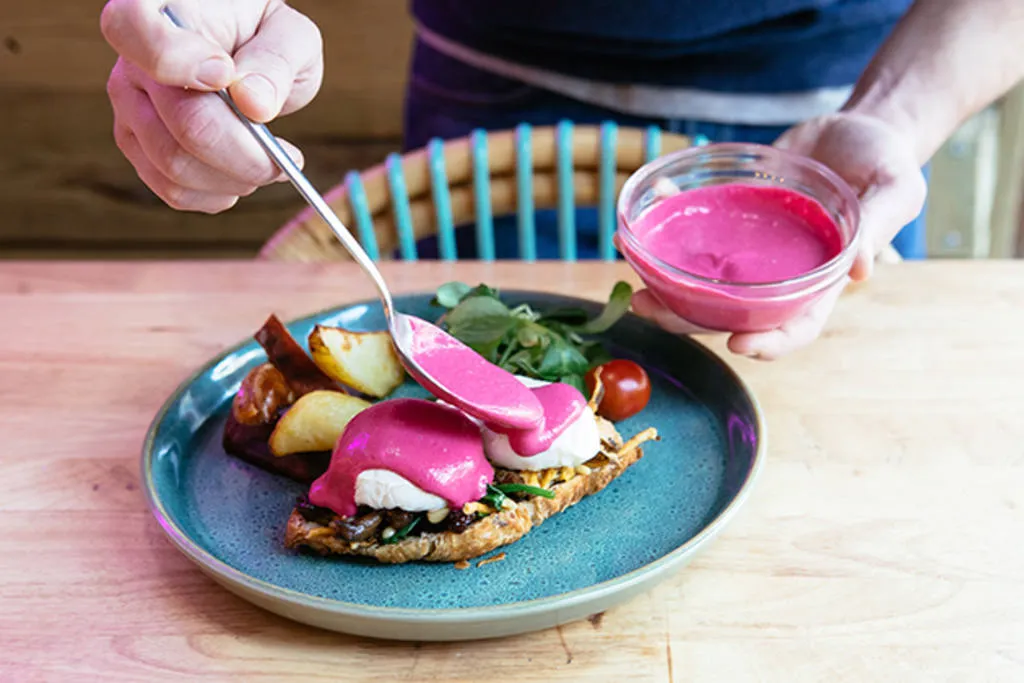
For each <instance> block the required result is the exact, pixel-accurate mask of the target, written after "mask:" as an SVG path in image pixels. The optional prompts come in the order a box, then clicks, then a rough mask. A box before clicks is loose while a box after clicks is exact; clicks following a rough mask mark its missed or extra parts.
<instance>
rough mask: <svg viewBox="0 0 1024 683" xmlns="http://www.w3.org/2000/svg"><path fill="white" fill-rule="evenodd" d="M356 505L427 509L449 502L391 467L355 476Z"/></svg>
mask: <svg viewBox="0 0 1024 683" xmlns="http://www.w3.org/2000/svg"><path fill="white" fill-rule="evenodd" d="M356 505H367V506H369V507H371V508H373V509H375V510H394V509H396V508H397V509H399V510H405V511H406V512H429V511H430V510H438V509H440V508H443V507H447V506H448V503H447V502H446V501H445V500H444V499H443V498H440V497H438V496H435V495H434V494H433V493H427V492H426V491H424V490H423V489H421V488H420V487H419V486H416V485H415V484H413V483H412V482H411V481H409V480H408V479H406V478H405V477H403V476H401V475H400V474H395V473H394V472H392V471H391V470H364V471H362V472H360V473H359V476H358V477H356Z"/></svg>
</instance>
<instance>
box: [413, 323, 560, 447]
mask: <svg viewBox="0 0 1024 683" xmlns="http://www.w3.org/2000/svg"><path fill="white" fill-rule="evenodd" d="M403 317H405V318H406V319H407V320H408V321H409V327H410V328H411V335H409V336H410V338H409V339H406V340H404V343H403V344H402V346H403V348H405V350H406V352H407V353H408V354H409V356H410V357H411V358H412V360H413V361H414V362H415V363H417V364H418V365H419V366H420V367H422V368H423V370H424V371H425V372H426V373H427V374H429V375H430V376H431V377H433V378H434V379H435V380H436V383H435V382H431V381H430V378H426V377H419V376H416V377H415V379H416V380H417V381H418V382H419V383H420V384H421V385H423V387H424V388H425V389H426V390H427V391H429V392H430V393H431V394H433V395H434V396H436V397H438V398H440V399H442V400H444V401H447V402H448V403H451V404H452V405H454V406H456V407H458V408H459V409H460V410H463V411H465V412H466V413H467V414H469V415H472V416H473V417H475V418H477V419H479V420H481V421H483V422H485V423H487V424H488V425H494V426H496V427H501V428H507V429H513V430H517V429H532V428H534V427H536V426H537V425H539V424H540V423H541V421H542V420H543V419H544V408H543V407H542V406H541V403H540V401H539V400H538V399H537V397H536V396H535V395H534V394H533V392H531V391H530V389H529V388H528V387H526V386H524V385H523V384H522V383H520V382H519V381H518V380H517V379H516V378H515V376H514V375H512V373H510V372H508V371H506V370H503V369H501V368H500V367H498V366H497V365H495V364H494V363H491V362H490V361H488V360H487V359H486V358H484V357H483V356H481V355H480V354H479V353H477V352H476V351H474V350H473V349H471V348H470V347H468V346H467V345H465V344H463V343H462V342H461V341H459V340H458V339H456V338H455V337H453V336H451V335H450V334H448V333H447V332H444V331H443V330H441V329H440V328H439V327H436V326H434V325H431V324H430V323H428V322H427V321H425V320H421V319H420V318H416V317H414V316H403Z"/></svg>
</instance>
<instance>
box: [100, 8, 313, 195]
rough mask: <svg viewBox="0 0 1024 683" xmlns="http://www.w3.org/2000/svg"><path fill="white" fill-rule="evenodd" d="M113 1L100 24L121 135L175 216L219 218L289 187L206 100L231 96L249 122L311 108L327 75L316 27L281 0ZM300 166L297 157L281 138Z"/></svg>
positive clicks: (221, 109) (224, 112) (224, 110)
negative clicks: (113, 58) (166, 11)
mask: <svg viewBox="0 0 1024 683" xmlns="http://www.w3.org/2000/svg"><path fill="white" fill-rule="evenodd" d="M163 4H164V3H163V2H161V1H160V0H110V1H109V2H108V3H107V4H106V6H105V7H104V8H103V13H102V15H101V22H100V25H101V28H102V31H103V35H104V37H105V38H106V40H107V42H108V43H110V45H111V46H112V47H113V48H114V49H115V50H116V51H117V53H118V55H119V58H118V60H117V63H116V64H115V65H114V68H113V70H112V71H111V74H110V79H109V81H108V83H107V93H108V95H109V97H110V102H111V105H112V107H113V110H114V138H115V140H116V141H117V145H118V147H119V148H120V149H121V151H122V152H123V153H124V155H125V156H126V157H127V158H128V160H129V161H130V162H131V163H132V165H133V166H134V167H135V170H136V172H137V173H138V175H139V178H141V179H142V181H143V182H144V183H145V184H146V185H147V186H149V188H150V189H151V190H153V192H155V193H156V194H157V195H158V196H159V197H160V198H161V199H163V200H164V201H165V202H166V203H167V204H168V205H170V206H172V207H174V208H176V209H184V210H191V211H202V212H206V213H218V212H220V211H224V210H226V209H228V208H230V207H232V206H234V205H235V203H236V202H237V201H238V199H239V197H242V196H246V195H249V194H251V193H252V192H254V191H255V190H256V189H257V188H259V187H261V186H263V185H267V184H269V183H272V182H279V181H282V180H284V176H283V174H282V173H281V172H280V171H279V169H278V168H277V167H276V166H275V165H274V164H273V162H272V161H271V160H270V158H269V157H268V156H267V154H266V152H265V151H264V150H263V148H262V147H260V145H259V143H257V142H256V140H255V139H254V138H253V137H252V135H251V134H250V133H249V132H248V131H247V130H246V129H245V127H244V126H243V125H242V124H241V123H240V122H239V121H238V120H237V119H236V118H235V117H234V115H233V114H232V112H231V111H230V109H228V107H227V106H226V105H225V104H224V102H223V101H221V99H220V98H218V97H216V96H212V95H209V94H208V93H209V92H212V91H216V90H219V89H221V88H228V89H229V91H230V93H231V95H232V97H233V98H234V99H235V101H236V103H237V104H238V107H239V109H241V110H242V111H243V113H245V114H246V115H247V116H248V117H249V118H251V119H253V120H256V121H261V122H266V121H269V120H271V119H273V118H274V117H276V116H278V115H281V114H288V113H290V112H293V111H295V110H297V109H300V108H302V107H304V106H305V105H306V104H308V103H309V102H310V100H312V99H313V97H314V95H316V92H317V91H318V90H319V88H320V84H321V81H322V79H323V54H322V42H321V38H320V31H319V30H318V29H317V27H316V25H315V24H313V22H312V21H310V20H309V19H308V18H307V17H305V16H303V15H302V14H299V13H298V12H296V11H295V10H294V9H292V8H291V7H289V6H288V5H287V4H285V3H284V2H283V1H282V0H177V2H174V3H172V7H173V9H174V10H175V12H176V13H177V14H178V15H179V16H180V17H181V18H182V20H183V21H184V22H185V23H186V24H187V25H188V26H189V29H188V30H184V29H180V28H177V27H175V26H174V25H173V24H172V23H171V22H170V21H169V20H168V19H167V17H165V16H164V15H163V14H162V13H161V11H160V9H161V7H162V6H163ZM281 143H282V146H283V147H284V148H285V149H286V150H287V151H288V153H289V155H290V156H291V157H292V158H293V159H295V161H296V162H297V163H298V164H299V165H300V166H301V165H302V155H301V153H300V152H299V151H298V149H296V148H295V147H294V146H293V145H290V144H288V143H287V142H285V141H281Z"/></svg>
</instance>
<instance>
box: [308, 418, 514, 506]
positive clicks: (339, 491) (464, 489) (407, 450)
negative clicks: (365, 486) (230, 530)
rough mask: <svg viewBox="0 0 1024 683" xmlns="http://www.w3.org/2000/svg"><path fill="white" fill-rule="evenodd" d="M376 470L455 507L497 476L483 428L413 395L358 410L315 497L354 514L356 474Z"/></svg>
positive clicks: (312, 497)
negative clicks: (386, 471)
mask: <svg viewBox="0 0 1024 683" xmlns="http://www.w3.org/2000/svg"><path fill="white" fill-rule="evenodd" d="M373 469H383V470H390V471H391V472H394V473H395V474H397V475H399V476H401V477H404V478H405V479H407V480H408V481H409V482H411V483H412V484H414V485H415V486H418V487H419V488H421V489H423V490H424V491H426V492H427V493H432V494H434V495H435V496H437V497H439V498H443V499H444V500H446V501H447V502H448V504H449V505H450V506H451V507H452V508H453V509H459V508H461V507H462V506H463V505H465V504H466V503H469V502H472V501H474V500H479V499H480V497H481V496H483V495H484V494H485V493H486V492H487V484H488V483H490V482H491V481H492V480H493V479H494V468H493V467H492V466H491V464H490V462H488V460H487V458H486V457H485V456H484V449H483V441H482V439H481V438H480V430H479V428H478V427H477V426H476V425H474V424H473V422H472V421H471V420H470V419H468V418H467V417H466V416H465V415H463V414H462V413H460V412H459V411H457V410H455V409H454V408H451V407H448V406H443V405H439V404H437V403H434V402H432V401H424V400H422V399H414V398H397V399H390V400H387V401H381V402H380V403H376V404H374V405H372V406H370V407H369V408H366V409H365V410H363V411H362V412H360V413H359V414H358V415H356V416H355V417H354V418H353V419H352V421H351V422H349V423H348V426H347V427H346V428H345V431H344V432H343V433H342V435H341V438H340V439H338V443H337V445H336V446H335V448H334V452H333V453H332V454H331V464H330V465H329V466H328V468H327V471H326V472H325V473H324V474H323V475H321V476H320V477H319V478H318V479H317V480H316V481H314V482H313V485H312V487H311V488H310V490H309V500H310V502H311V503H312V504H313V505H317V506H320V507H325V508H329V509H331V510H333V511H334V512H335V513H337V514H339V515H341V516H343V517H351V516H352V515H354V514H356V511H357V509H358V506H357V505H356V500H355V495H356V494H355V492H356V478H357V477H358V476H359V474H360V473H362V472H364V471H366V470H373Z"/></svg>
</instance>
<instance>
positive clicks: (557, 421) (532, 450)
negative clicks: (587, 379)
mask: <svg viewBox="0 0 1024 683" xmlns="http://www.w3.org/2000/svg"><path fill="white" fill-rule="evenodd" d="M531 391H532V392H533V393H534V395H535V396H536V397H537V398H538V399H539V400H540V404H541V406H543V407H544V420H543V422H542V423H541V424H540V425H539V426H538V427H536V428H534V429H501V428H496V427H491V429H493V430H494V431H496V432H499V433H501V434H505V435H506V436H508V443H509V446H511V447H512V450H513V451H515V452H516V454H518V455H521V456H523V457H524V458H526V457H529V456H531V455H537V454H538V453H543V452H544V451H546V450H547V449H549V448H551V444H552V443H554V441H555V439H557V438H558V437H559V436H561V434H562V432H564V431H565V430H566V429H567V428H568V427H569V425H571V424H572V423H573V421H575V420H576V418H578V417H579V416H580V415H581V414H582V413H583V409H584V408H586V407H587V400H586V399H585V398H584V397H583V394H581V393H580V391H579V389H577V388H576V387H573V386H570V385H568V384H563V383H561V382H555V383H553V384H545V385H544V386H540V387H534V388H533V389H531Z"/></svg>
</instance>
